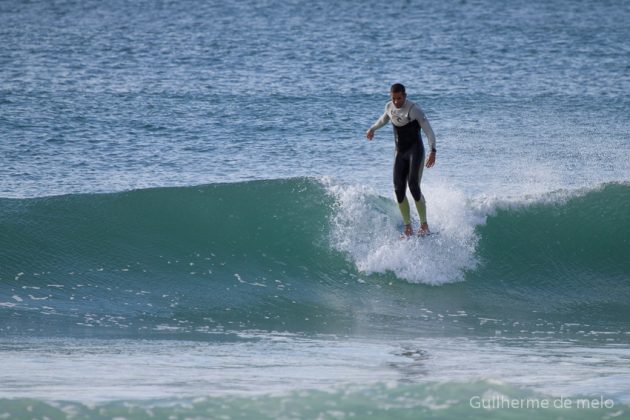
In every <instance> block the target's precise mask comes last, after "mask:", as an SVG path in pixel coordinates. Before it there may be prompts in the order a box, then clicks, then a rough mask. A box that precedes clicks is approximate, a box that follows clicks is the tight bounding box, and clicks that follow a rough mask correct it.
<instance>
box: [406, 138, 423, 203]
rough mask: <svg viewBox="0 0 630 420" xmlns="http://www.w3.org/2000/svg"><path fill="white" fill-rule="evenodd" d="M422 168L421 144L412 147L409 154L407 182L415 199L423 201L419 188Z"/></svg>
mask: <svg viewBox="0 0 630 420" xmlns="http://www.w3.org/2000/svg"><path fill="white" fill-rule="evenodd" d="M423 169H424V148H423V147H421V146H418V147H414V148H413V149H412V150H411V153H410V156H409V173H408V179H407V183H408V184H409V191H410V192H411V195H412V196H413V199H414V200H415V201H422V202H424V197H423V196H422V191H421V190H420V181H421V180H422V170H423Z"/></svg>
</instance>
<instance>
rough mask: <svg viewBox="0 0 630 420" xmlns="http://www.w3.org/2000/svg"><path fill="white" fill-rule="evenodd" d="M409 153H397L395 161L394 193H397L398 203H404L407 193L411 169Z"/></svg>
mask: <svg viewBox="0 0 630 420" xmlns="http://www.w3.org/2000/svg"><path fill="white" fill-rule="evenodd" d="M409 164H410V161H409V153H408V152H406V153H400V152H398V151H397V152H396V157H395V159H394V191H395V192H396V201H398V203H402V202H403V200H404V199H405V195H406V192H407V183H408V178H409V169H410V167H409V166H410V165H409Z"/></svg>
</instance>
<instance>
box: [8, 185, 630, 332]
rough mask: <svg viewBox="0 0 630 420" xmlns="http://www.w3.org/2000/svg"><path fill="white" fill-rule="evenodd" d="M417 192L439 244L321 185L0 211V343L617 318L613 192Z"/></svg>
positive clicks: (154, 193)
mask: <svg viewBox="0 0 630 420" xmlns="http://www.w3.org/2000/svg"><path fill="white" fill-rule="evenodd" d="M431 197H435V198H434V200H435V201H434V202H429V210H430V217H431V224H432V228H433V229H434V230H437V231H439V235H436V236H432V237H430V238H426V239H412V240H404V241H401V240H399V238H398V232H399V229H400V221H399V215H398V214H397V209H396V207H395V204H394V203H393V201H392V200H390V199H386V198H383V197H381V196H379V195H378V194H376V193H374V192H373V191H371V190H369V189H368V188H365V187H360V186H359V187H358V186H343V185H337V184H334V183H332V182H330V181H326V180H324V181H321V180H320V181H318V180H313V179H306V178H298V179H279V180H265V181H253V182H244V183H236V184H212V185H205V186H197V187H176V188H155V189H146V190H136V191H128V192H120V193H112V194H78V195H65V196H56V197H44V198H33V199H0V220H1V222H0V230H1V232H2V236H1V237H0V248H1V249H2V254H1V255H0V312H4V313H6V314H8V316H7V319H8V320H9V322H8V323H7V325H6V327H5V328H4V331H9V330H11V329H13V330H14V331H15V330H24V329H25V327H26V326H30V327H31V328H36V329H40V330H42V331H44V330H47V331H51V329H50V327H51V324H52V326H53V327H55V326H59V325H61V324H63V325H65V327H64V328H69V326H70V325H72V326H73V328H83V329H85V328H98V327H116V328H117V329H119V330H120V329H131V330H134V331H142V330H162V331H169V330H177V331H182V330H187V329H188V330H190V329H194V330H199V329H204V328H205V329H207V330H211V331H218V330H222V329H228V328H263V329H298V330H300V331H303V330H316V331H320V332H322V331H323V332H328V331H332V332H340V331H347V330H349V329H353V328H356V327H357V324H362V323H367V324H369V325H373V324H375V323H378V322H376V321H374V320H375V319H377V318H378V319H379V320H381V321H382V320H384V319H391V318H392V317H393V318H400V319H403V318H410V317H411V318H413V319H418V317H427V316H428V317H429V318H432V316H431V315H427V314H428V313H432V312H435V310H432V309H435V308H436V307H439V308H440V310H441V313H442V314H444V313H458V312H464V313H466V311H468V312H470V311H472V310H473V309H472V308H477V309H476V313H477V314H478V317H477V318H476V321H475V322H477V321H478V319H479V317H482V316H483V317H486V316H487V317H493V316H494V317H496V316H497V312H500V311H503V312H500V313H502V314H505V308H511V309H518V308H520V309H521V310H522V311H523V312H527V311H528V310H531V309H532V308H533V309H536V310H544V311H552V312H553V311H557V312H563V311H564V312H569V313H571V314H577V313H579V312H580V311H582V310H584V309H585V308H586V309H587V311H586V312H585V313H587V314H589V315H593V314H595V313H598V314H599V313H603V314H606V313H609V312H610V311H611V310H612V309H615V310H619V309H621V310H623V311H624V312H625V313H627V309H628V308H627V302H628V301H630V299H629V298H630V286H629V285H628V281H627V280H628V278H629V277H630V260H629V259H628V258H627V255H630V242H629V239H628V238H627V234H626V233H627V232H629V231H630V212H628V209H629V208H630V186H628V185H626V184H607V185H603V186H600V187H598V188H596V189H593V190H588V191H581V192H578V193H571V194H559V193H556V194H549V195H547V196H545V197H542V198H541V199H538V200H535V201H533V202H527V203H525V202H522V203H520V204H518V205H515V204H512V205H505V204H502V205H494V206H491V207H490V208H489V209H487V208H486V209H484V210H482V209H481V207H480V206H476V205H474V203H473V202H471V200H470V199H468V198H466V197H465V196H464V195H463V194H461V193H459V192H457V191H450V190H448V189H444V190H442V191H434V192H432V194H431ZM426 285H432V286H435V285H438V286H441V287H437V288H433V287H429V288H427V286H426ZM464 297H465V298H464ZM479 308H481V309H479ZM550 308H551V309H550ZM604 318H606V317H605V316H604V317H603V318H602V319H604ZM60 319H64V320H65V321H64V322H60V321H59V320H60ZM379 322H380V321H379ZM388 322H389V321H388ZM382 325H389V324H382ZM53 330H54V328H53Z"/></svg>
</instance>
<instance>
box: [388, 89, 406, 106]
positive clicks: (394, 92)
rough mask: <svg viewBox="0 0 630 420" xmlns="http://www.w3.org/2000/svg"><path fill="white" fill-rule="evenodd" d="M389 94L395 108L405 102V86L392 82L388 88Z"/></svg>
mask: <svg viewBox="0 0 630 420" xmlns="http://www.w3.org/2000/svg"><path fill="white" fill-rule="evenodd" d="M389 95H390V96H391V98H392V102H393V103H394V106H395V107H396V108H400V107H402V106H403V105H404V104H405V99H407V93H406V92H405V86H403V85H402V84H400V83H394V84H393V85H392V87H391V88H390V89H389Z"/></svg>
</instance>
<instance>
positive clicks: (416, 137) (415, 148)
mask: <svg viewBox="0 0 630 420" xmlns="http://www.w3.org/2000/svg"><path fill="white" fill-rule="evenodd" d="M389 94H390V98H391V101H389V102H387V104H386V105H385V112H384V113H383V115H382V116H381V117H380V118H379V119H378V121H376V122H375V123H374V124H373V125H372V126H371V127H370V128H369V129H368V130H367V132H366V133H365V137H366V138H367V139H368V140H372V139H373V138H374V132H375V131H376V130H378V129H379V128H381V127H383V126H384V125H385V124H387V122H388V121H391V122H392V125H393V126H394V139H395V141H396V156H395V159H394V191H395V192H396V201H398V207H399V208H400V213H401V214H402V218H403V223H404V224H405V230H404V232H403V233H404V235H405V236H411V235H412V234H413V228H412V226H411V215H410V209H409V201H408V200H407V185H409V191H410V192H411V195H412V196H413V199H414V201H415V205H416V210H417V211H418V216H419V217H420V229H419V230H418V235H420V236H425V235H428V234H429V233H430V231H429V224H428V223H427V206H426V202H425V200H424V195H422V192H421V191H420V181H421V179H422V169H423V166H426V167H427V168H431V167H432V166H433V165H435V153H436V149H435V134H433V129H432V128H431V124H429V120H428V119H427V117H426V115H424V112H423V111H422V109H420V107H419V106H418V105H417V104H416V103H415V102H412V101H409V100H407V93H406V92H405V86H403V85H402V84H400V83H395V84H393V85H392V86H391V88H390V92H389ZM420 129H422V130H424V132H425V134H426V135H427V137H428V139H429V147H430V148H431V151H430V153H429V157H428V158H427V159H426V165H425V152H424V145H423V143H422V136H421V135H420Z"/></svg>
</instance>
